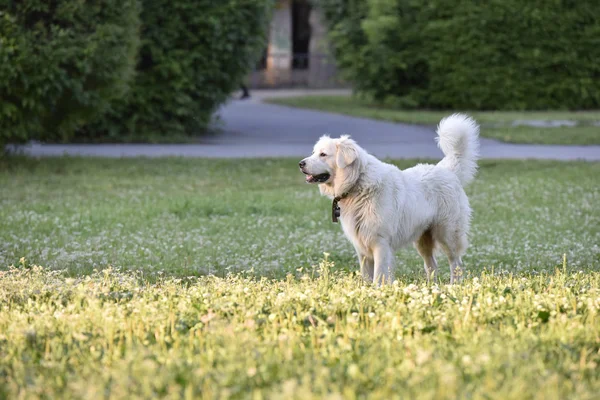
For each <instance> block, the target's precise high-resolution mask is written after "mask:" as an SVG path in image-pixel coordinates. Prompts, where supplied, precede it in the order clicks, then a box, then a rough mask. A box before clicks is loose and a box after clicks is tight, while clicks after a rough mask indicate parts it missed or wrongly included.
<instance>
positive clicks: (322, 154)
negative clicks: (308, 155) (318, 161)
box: [319, 153, 327, 157]
mask: <svg viewBox="0 0 600 400" xmlns="http://www.w3.org/2000/svg"><path fill="white" fill-rule="evenodd" d="M319 156H321V157H327V154H325V153H321V154H319Z"/></svg>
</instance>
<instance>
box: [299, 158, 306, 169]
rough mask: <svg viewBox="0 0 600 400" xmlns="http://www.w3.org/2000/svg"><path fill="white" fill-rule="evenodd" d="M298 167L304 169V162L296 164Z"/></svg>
mask: <svg viewBox="0 0 600 400" xmlns="http://www.w3.org/2000/svg"><path fill="white" fill-rule="evenodd" d="M298 165H299V166H300V168H304V166H305V165H306V161H304V160H302V161H300V162H299V163H298Z"/></svg>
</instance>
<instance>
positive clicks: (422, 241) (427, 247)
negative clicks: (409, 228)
mask: <svg viewBox="0 0 600 400" xmlns="http://www.w3.org/2000/svg"><path fill="white" fill-rule="evenodd" d="M415 247H416V248H417V251H418V252H419V254H420V255H421V257H423V261H425V274H426V275H427V282H430V281H431V280H433V281H435V282H437V281H438V266H437V262H436V261H435V257H434V256H433V250H434V247H435V242H434V240H433V236H432V234H431V230H426V231H425V232H424V233H423V234H422V235H421V237H420V238H419V239H418V240H417V241H416V242H415Z"/></svg>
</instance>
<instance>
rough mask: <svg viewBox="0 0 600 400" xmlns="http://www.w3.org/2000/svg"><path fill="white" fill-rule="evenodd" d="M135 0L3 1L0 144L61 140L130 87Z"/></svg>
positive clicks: (135, 28) (0, 14)
mask: <svg viewBox="0 0 600 400" xmlns="http://www.w3.org/2000/svg"><path fill="white" fill-rule="evenodd" d="M139 13H140V7H139V2H138V0H97V1H91V2H90V1H85V2H84V1H71V0H53V1H43V0H26V1H10V0H0V99H1V101H0V145H1V144H2V143H3V142H8V141H11V142H24V141H27V140H29V139H39V140H66V139H68V138H70V137H71V136H72V135H73V133H74V132H75V130H76V129H77V128H78V127H80V126H81V125H82V124H84V123H85V122H86V121H88V120H90V119H91V118H93V117H95V116H98V115H102V114H103V113H104V112H105V111H106V110H108V108H109V105H110V102H111V100H113V99H115V98H117V97H122V96H124V95H125V94H126V93H127V89H128V87H127V83H128V81H129V79H130V77H131V76H132V73H133V69H134V66H135V54H136V51H137V47H138V36H137V31H138V28H139Z"/></svg>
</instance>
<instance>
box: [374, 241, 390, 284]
mask: <svg viewBox="0 0 600 400" xmlns="http://www.w3.org/2000/svg"><path fill="white" fill-rule="evenodd" d="M373 258H374V259H375V274H374V280H373V282H374V283H376V284H377V285H381V284H385V283H387V284H390V283H392V280H393V275H394V252H393V251H392V248H391V247H390V245H389V244H388V243H382V242H379V243H377V244H376V245H375V246H374V247H373Z"/></svg>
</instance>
